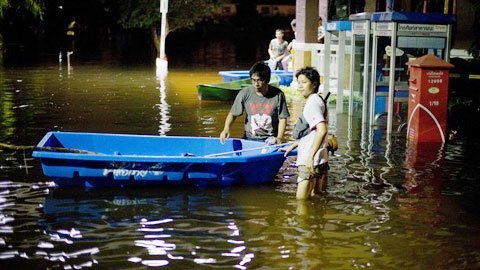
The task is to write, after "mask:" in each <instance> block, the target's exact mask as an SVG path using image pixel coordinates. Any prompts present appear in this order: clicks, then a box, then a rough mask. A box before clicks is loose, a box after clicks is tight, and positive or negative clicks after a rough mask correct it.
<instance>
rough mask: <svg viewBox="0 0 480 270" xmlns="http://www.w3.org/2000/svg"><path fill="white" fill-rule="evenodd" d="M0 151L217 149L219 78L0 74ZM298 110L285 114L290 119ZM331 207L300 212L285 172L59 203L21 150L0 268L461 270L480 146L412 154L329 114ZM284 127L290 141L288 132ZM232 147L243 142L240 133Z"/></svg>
mask: <svg viewBox="0 0 480 270" xmlns="http://www.w3.org/2000/svg"><path fill="white" fill-rule="evenodd" d="M0 72H1V75H2V76H0V87H1V88H0V104H1V105H0V106H1V110H0V111H1V113H0V118H1V120H2V121H1V123H0V127H1V129H0V142H2V143H9V144H14V145H33V144H36V143H37V142H38V140H39V139H40V138H41V137H42V136H43V135H44V134H45V132H47V131H50V130H65V131H67V130H68V131H90V132H110V133H140V134H158V135H193V136H218V134H219V132H220V130H221V128H222V127H223V121H224V117H225V115H226V113H227V112H228V110H229V108H230V104H229V103H225V102H205V101H202V102H200V101H198V99H197V95H196V84H198V83H204V82H215V81H219V80H220V77H219V76H218V75H217V72H216V71H204V70H181V69H178V70H175V69H173V70H170V71H169V74H168V76H167V77H166V79H165V81H164V83H165V87H163V82H162V81H161V80H158V78H156V77H155V72H154V70H153V69H148V68H137V69H131V68H130V69H125V68H114V67H112V68H105V67H98V66H78V67H74V68H73V69H72V70H71V72H70V74H67V72H66V71H65V70H58V67H57V66H46V67H42V68H17V69H9V70H2V71H0ZM298 106H299V105H298V104H294V103H292V104H290V107H291V109H292V112H293V111H295V112H298V111H299V110H298V109H299V107H298ZM331 116H332V118H331V120H332V121H331V124H330V130H331V131H332V132H334V133H335V134H336V135H337V136H338V139H339V142H340V149H339V151H338V152H337V153H336V154H335V156H332V157H331V162H330V163H331V164H330V165H331V170H330V173H329V176H330V182H329V187H328V194H327V195H326V196H325V197H323V198H315V199H313V200H310V201H306V202H303V203H300V202H297V201H296V200H295V198H294V197H295V188H296V186H295V184H294V181H295V178H296V170H295V168H294V166H293V165H292V164H293V163H294V160H293V158H289V159H288V160H287V162H286V163H285V166H284V167H283V168H282V169H281V171H280V172H279V174H278V177H277V181H275V183H274V184H272V185H266V186H260V187H232V188H209V189H190V188H188V189H184V188H175V187H173V188H172V187H170V188H168V189H167V188H161V187H159V188H151V189H131V190H124V189H111V190H102V189H94V190H83V189H54V188H53V187H52V182H51V181H49V180H48V179H46V178H45V177H44V176H43V174H42V172H41V168H40V164H39V163H38V161H37V160H33V159H32V158H31V151H29V150H12V149H0V264H1V265H2V268H3V267H5V268H6V269H9V268H13V267H16V268H17V267H22V266H24V268H65V269H79V268H100V267H101V268H112V269H117V268H138V267H140V266H151V267H154V266H166V267H170V268H183V269H191V268H214V267H215V268H232V267H235V268H238V269H247V268H251V269H255V268H260V267H266V268H279V269H288V268H296V269H305V268H315V267H317V268H322V269H349V268H373V269H412V268H413V269H431V268H434V269H446V268H448V269H464V268H466V267H467V266H470V265H474V266H475V265H477V266H478V264H479V263H480V254H479V252H478V250H480V249H479V244H478V243H480V241H479V240H480V239H479V238H478V235H480V234H479V229H478V228H480V226H479V225H480V222H479V219H478V217H479V216H480V211H478V209H477V205H478V204H477V202H478V199H477V194H478V192H479V191H480V185H479V184H478V181H477V179H478V177H477V176H476V172H477V171H478V169H479V165H478V164H480V163H479V162H478V155H476V153H477V152H478V151H475V149H476V150H478V145H475V144H473V145H472V144H471V142H468V141H460V142H457V143H453V144H449V145H447V146H446V147H445V148H444V149H440V150H438V149H437V150H435V149H433V150H432V149H430V150H428V149H425V148H421V149H420V150H418V149H413V150H412V149H408V154H406V151H407V148H406V146H405V139H404V135H403V134H400V135H395V136H393V137H392V139H391V141H389V142H387V141H386V140H385V138H384V133H383V129H381V128H375V129H370V128H368V127H364V126H362V125H361V121H360V119H358V118H357V117H354V118H351V119H349V118H348V117H347V116H345V115H337V116H336V115H335V114H334V112H332V113H331ZM292 122H293V120H290V123H289V129H288V130H289V132H290V130H291V124H292ZM236 124H237V125H236V126H235V128H234V130H233V133H234V134H236V135H237V136H240V135H241V130H242V123H241V121H238V123H236Z"/></svg>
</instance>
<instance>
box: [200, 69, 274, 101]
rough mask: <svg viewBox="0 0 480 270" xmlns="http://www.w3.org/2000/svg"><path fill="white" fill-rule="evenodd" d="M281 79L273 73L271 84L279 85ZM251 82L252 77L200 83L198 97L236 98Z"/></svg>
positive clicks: (226, 99) (206, 98)
mask: <svg viewBox="0 0 480 270" xmlns="http://www.w3.org/2000/svg"><path fill="white" fill-rule="evenodd" d="M279 81H280V77H279V76H276V75H272V77H271V79H270V82H269V84H270V85H272V86H275V87H278V82H279ZM251 84H252V83H251V80H250V78H244V79H240V80H233V81H228V82H222V83H216V84H199V85H197V90H198V99H199V100H222V101H229V100H234V99H235V97H236V96H237V94H238V92H240V90H242V89H243V88H245V87H248V86H250V85H251Z"/></svg>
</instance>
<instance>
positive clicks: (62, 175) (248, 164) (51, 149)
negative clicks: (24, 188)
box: [33, 132, 295, 187]
mask: <svg viewBox="0 0 480 270" xmlns="http://www.w3.org/2000/svg"><path fill="white" fill-rule="evenodd" d="M285 145H286V144H279V145H268V144H266V143H265V142H259V141H250V140H244V139H228V140H227V141H226V142H225V144H221V143H220V140H219V139H218V138H212V137H180V136H152V135H127V134H105V133H78V132H48V133H47V134H46V135H45V136H44V137H43V139H42V140H41V141H40V142H39V143H38V145H37V147H36V149H35V150H34V151H33V157H35V158H38V159H40V162H41V164H42V169H43V173H44V174H45V175H46V176H48V177H49V178H51V179H52V180H53V181H54V182H55V184H56V185H57V186H84V187H102V186H144V185H165V184H170V185H172V184H173V185H193V186H229V185H232V184H248V185H252V184H260V183H266V182H271V181H273V179H274V178H275V175H276V174H277V173H278V170H279V169H280V167H281V166H282V164H283V162H284V160H285V157H284V156H283V154H284V153H283V152H280V151H278V149H279V148H280V147H281V146H285ZM293 154H295V153H293Z"/></svg>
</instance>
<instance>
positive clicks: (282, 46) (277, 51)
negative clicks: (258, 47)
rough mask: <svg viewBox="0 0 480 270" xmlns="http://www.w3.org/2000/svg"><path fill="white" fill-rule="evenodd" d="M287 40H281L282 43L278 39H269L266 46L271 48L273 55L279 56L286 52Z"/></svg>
mask: <svg viewBox="0 0 480 270" xmlns="http://www.w3.org/2000/svg"><path fill="white" fill-rule="evenodd" d="M287 46H288V42H287V41H285V40H283V41H282V43H280V42H279V41H278V39H276V38H274V39H272V40H271V41H270V44H269V45H268V48H270V50H272V53H273V56H274V57H279V56H280V55H284V54H285V52H287Z"/></svg>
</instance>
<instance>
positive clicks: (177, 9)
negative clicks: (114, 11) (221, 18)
mask: <svg viewBox="0 0 480 270" xmlns="http://www.w3.org/2000/svg"><path fill="white" fill-rule="evenodd" d="M0 1H1V0H0ZM219 4H220V1H218V0H169V3H168V16H167V21H168V28H169V29H168V30H169V31H170V32H172V31H175V30H177V29H181V28H191V27H193V26H194V25H195V24H196V23H198V22H201V21H203V20H204V19H206V18H209V17H210V16H211V15H212V13H213V12H214V11H215V10H216V9H217V8H218V7H219ZM160 23H161V14H160V1H152V0H128V1H126V2H124V4H122V6H121V15H120V24H121V25H122V26H123V27H125V28H144V29H150V28H152V27H155V28H159V27H160Z"/></svg>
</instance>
